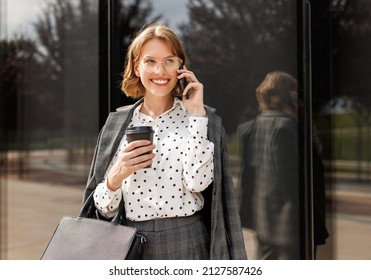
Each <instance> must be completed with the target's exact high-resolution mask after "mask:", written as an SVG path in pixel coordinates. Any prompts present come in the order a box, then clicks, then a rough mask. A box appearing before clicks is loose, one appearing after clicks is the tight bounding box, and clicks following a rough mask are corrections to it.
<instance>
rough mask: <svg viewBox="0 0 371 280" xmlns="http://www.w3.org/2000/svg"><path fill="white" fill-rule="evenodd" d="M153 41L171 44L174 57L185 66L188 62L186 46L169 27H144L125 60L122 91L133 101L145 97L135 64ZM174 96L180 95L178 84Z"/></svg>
mask: <svg viewBox="0 0 371 280" xmlns="http://www.w3.org/2000/svg"><path fill="white" fill-rule="evenodd" d="M151 39H160V40H163V41H165V42H166V43H167V44H169V46H170V48H171V50H172V51H173V52H174V55H176V56H177V57H179V58H180V59H181V60H182V61H183V64H185V62H186V53H185V49H184V46H183V44H182V42H181V40H180V39H179V38H178V36H177V35H176V34H175V33H174V31H172V30H171V29H170V28H169V27H167V26H166V25H164V24H162V23H151V24H148V25H145V26H143V27H142V29H141V30H140V31H139V32H138V33H137V35H136V37H135V38H134V40H133V41H132V42H131V44H130V46H129V49H128V53H127V56H126V60H125V70H124V73H123V81H122V84H121V90H122V91H123V92H124V93H125V95H126V96H128V97H131V98H133V99H139V98H141V97H143V96H144V94H145V88H144V86H143V85H142V83H141V81H140V78H139V77H137V76H136V75H135V71H134V67H135V62H136V60H137V59H138V58H139V56H140V52H141V49H142V47H143V45H144V44H145V43H146V42H148V41H149V40H151ZM173 94H174V95H179V94H181V93H180V89H179V87H178V84H177V85H176V86H175V88H174V90H173Z"/></svg>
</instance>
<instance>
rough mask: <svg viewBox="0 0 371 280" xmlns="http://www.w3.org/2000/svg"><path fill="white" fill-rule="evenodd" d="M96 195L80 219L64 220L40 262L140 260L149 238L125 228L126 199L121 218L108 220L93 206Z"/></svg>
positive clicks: (120, 213) (133, 229) (88, 203)
mask: <svg viewBox="0 0 371 280" xmlns="http://www.w3.org/2000/svg"><path fill="white" fill-rule="evenodd" d="M93 194H94V192H93V193H91V194H90V196H89V198H88V199H87V200H86V202H85V203H84V205H83V207H82V210H81V211H80V214H79V216H77V217H62V219H61V221H60V222H59V224H58V226H57V228H56V229H55V231H54V234H53V235H52V237H51V239H50V241H49V243H48V245H47V247H46V249H45V251H44V253H43V255H42V257H41V260H124V259H126V260H139V259H141V258H142V256H143V246H144V244H145V242H146V238H145V236H144V235H143V234H141V233H138V232H137V229H136V228H134V227H130V226H127V225H125V224H126V218H125V215H124V213H125V209H124V203H123V199H122V200H121V203H120V206H119V212H118V214H117V215H116V216H115V217H114V218H113V219H112V220H106V219H104V218H103V217H102V216H101V215H99V213H98V211H97V210H96V208H95V206H94V199H93Z"/></svg>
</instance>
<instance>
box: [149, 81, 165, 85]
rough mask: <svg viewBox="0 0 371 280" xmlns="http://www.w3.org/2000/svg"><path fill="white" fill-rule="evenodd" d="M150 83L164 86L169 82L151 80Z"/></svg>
mask: <svg viewBox="0 0 371 280" xmlns="http://www.w3.org/2000/svg"><path fill="white" fill-rule="evenodd" d="M152 82H153V83H155V84H158V85H165V84H167V83H168V82H169V80H152Z"/></svg>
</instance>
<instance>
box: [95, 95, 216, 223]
mask: <svg viewBox="0 0 371 280" xmlns="http://www.w3.org/2000/svg"><path fill="white" fill-rule="evenodd" d="M139 109H140V106H139V107H138V108H137V109H136V110H135V112H134V115H133V118H132V120H131V122H130V124H129V126H133V125H150V126H152V127H153V129H154V131H155V133H154V137H153V138H154V144H155V145H156V148H155V150H154V153H155V154H156V156H155V158H154V160H153V163H152V167H151V168H146V169H141V170H138V171H137V172H135V173H133V174H132V175H130V176H129V177H128V178H126V179H125V180H124V181H123V184H122V188H121V189H119V190H117V191H116V192H112V191H110V190H108V188H107V185H106V184H105V183H104V182H103V183H102V184H99V185H98V186H97V189H96V191H95V197H94V199H95V202H96V207H97V209H98V210H99V211H100V212H101V213H102V214H103V215H105V216H108V217H112V216H114V215H115V213H117V208H118V205H119V202H120V200H121V190H122V193H123V196H124V199H125V208H126V215H127V218H128V219H130V220H132V221H143V220H149V219H154V218H165V217H177V216H178V217H179V216H189V215H192V214H193V213H195V212H196V211H198V210H200V209H202V208H203V205H204V200H203V196H202V194H201V193H200V192H201V191H203V190H204V189H205V188H207V186H208V185H209V184H210V183H211V182H212V180H213V176H214V170H213V169H214V162H213V156H214V144H213V143H212V142H210V141H208V140H207V122H208V119H207V118H205V117H189V116H188V115H187V112H186V110H185V108H184V106H183V104H182V102H181V101H180V100H178V99H175V100H174V105H173V107H172V109H170V110H169V111H167V112H165V113H164V114H162V115H161V116H159V117H158V118H157V119H155V120H154V119H152V118H151V117H149V116H147V115H144V114H142V113H141V112H139ZM126 144H127V141H126V136H124V137H123V139H122V141H121V143H120V146H119V149H118V151H117V153H116V154H115V156H114V158H113V160H112V163H111V166H112V165H113V164H114V163H115V161H116V160H117V155H118V153H119V152H120V151H121V150H122V148H123V147H124V146H125V145H126ZM107 172H108V171H107Z"/></svg>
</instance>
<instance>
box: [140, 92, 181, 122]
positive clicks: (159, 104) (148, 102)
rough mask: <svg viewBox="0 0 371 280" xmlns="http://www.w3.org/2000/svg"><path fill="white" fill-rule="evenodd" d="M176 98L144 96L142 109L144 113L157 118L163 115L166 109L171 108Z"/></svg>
mask: <svg viewBox="0 0 371 280" xmlns="http://www.w3.org/2000/svg"><path fill="white" fill-rule="evenodd" d="M173 103H174V99H173V97H171V98H162V99H158V98H156V99H152V98H150V97H147V96H146V97H144V100H143V103H142V108H141V109H140V111H141V112H142V113H143V114H146V115H148V116H150V117H152V118H153V119H156V118H157V117H158V116H160V115H162V114H163V113H165V112H166V111H168V110H170V109H171V107H172V106H173Z"/></svg>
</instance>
